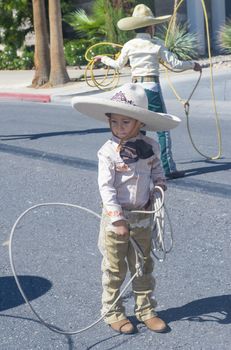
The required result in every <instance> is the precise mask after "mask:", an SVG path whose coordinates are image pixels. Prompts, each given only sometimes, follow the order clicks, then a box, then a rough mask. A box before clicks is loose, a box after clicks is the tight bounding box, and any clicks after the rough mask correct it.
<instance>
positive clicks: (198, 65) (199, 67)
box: [193, 62, 202, 72]
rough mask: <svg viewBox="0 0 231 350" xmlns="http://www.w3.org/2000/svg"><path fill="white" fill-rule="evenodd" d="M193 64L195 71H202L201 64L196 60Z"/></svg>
mask: <svg viewBox="0 0 231 350" xmlns="http://www.w3.org/2000/svg"><path fill="white" fill-rule="evenodd" d="M194 64H195V65H194V68H193V69H194V70H195V71H196V72H202V67H201V65H200V64H199V63H197V62H195V63H194Z"/></svg>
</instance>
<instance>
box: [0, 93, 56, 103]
mask: <svg viewBox="0 0 231 350" xmlns="http://www.w3.org/2000/svg"><path fill="white" fill-rule="evenodd" d="M0 98H6V99H11V100H20V101H32V102H33V101H34V102H51V97H50V95H42V94H26V93H25V94H24V93H18V92H0Z"/></svg>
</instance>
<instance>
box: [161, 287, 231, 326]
mask: <svg viewBox="0 0 231 350" xmlns="http://www.w3.org/2000/svg"><path fill="white" fill-rule="evenodd" d="M158 315H159V316H160V317H161V318H163V319H164V320H165V321H166V322H167V323H171V322H174V321H182V320H187V321H194V322H217V323H219V324H230V323H231V295H230V294H228V295H218V296H214V297H208V298H203V299H198V300H194V301H192V302H190V303H188V304H185V305H182V306H179V307H175V308H171V309H167V310H164V311H159V312H158Z"/></svg>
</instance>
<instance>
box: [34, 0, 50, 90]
mask: <svg viewBox="0 0 231 350" xmlns="http://www.w3.org/2000/svg"><path fill="white" fill-rule="evenodd" d="M45 12H46V11H45V2H44V0H33V17H34V31H35V55H34V64H35V75H34V78H33V81H32V86H33V87H39V86H42V85H44V84H46V83H47V82H48V80H49V74H50V55H49V41H48V31H47V21H46V13H45Z"/></svg>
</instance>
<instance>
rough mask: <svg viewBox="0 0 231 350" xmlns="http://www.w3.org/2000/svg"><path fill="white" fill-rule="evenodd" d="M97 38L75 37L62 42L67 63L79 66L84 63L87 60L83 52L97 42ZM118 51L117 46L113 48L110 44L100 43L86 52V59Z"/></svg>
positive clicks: (113, 53)
mask: <svg viewBox="0 0 231 350" xmlns="http://www.w3.org/2000/svg"><path fill="white" fill-rule="evenodd" d="M97 42H98V41H97V39H96V38H94V39H92V40H87V39H75V40H70V41H66V42H65V43H64V54H65V59H66V62H67V65H69V66H81V65H86V64H87V63H88V61H87V60H86V59H85V53H86V51H87V50H88V48H90V47H91V46H93V45H95V44H97ZM117 52H118V49H117V48H113V47H112V46H111V45H104V44H103V43H102V45H100V46H96V47H94V48H93V49H92V50H90V51H89V53H88V59H91V58H93V57H94V56H96V55H104V54H110V55H112V56H114V55H115V54H116V53H117Z"/></svg>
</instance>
